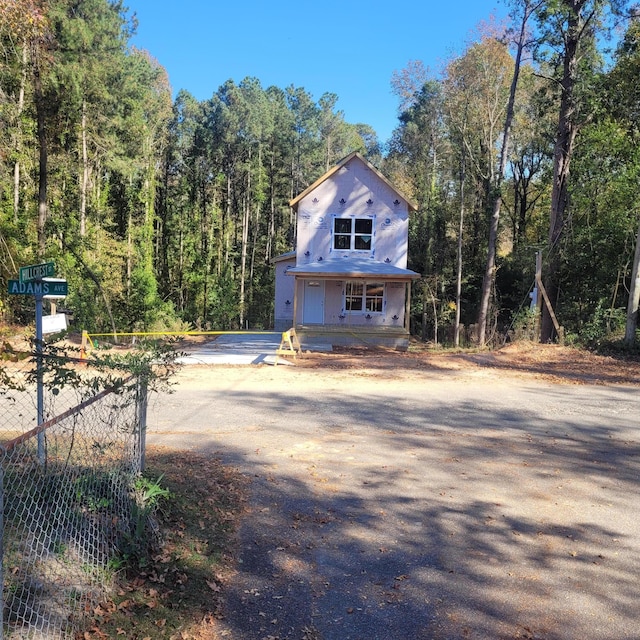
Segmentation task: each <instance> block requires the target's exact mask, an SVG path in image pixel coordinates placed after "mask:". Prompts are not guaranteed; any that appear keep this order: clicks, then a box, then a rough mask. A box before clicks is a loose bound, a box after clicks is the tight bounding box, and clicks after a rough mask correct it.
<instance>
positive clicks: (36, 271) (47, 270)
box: [20, 262, 55, 282]
mask: <svg viewBox="0 0 640 640" xmlns="http://www.w3.org/2000/svg"><path fill="white" fill-rule="evenodd" d="M54 272H55V264H54V263H53V262H43V263H41V264H32V265H29V266H28V267H20V282H33V281H34V280H42V279H43V278H51V276H53V274H54Z"/></svg>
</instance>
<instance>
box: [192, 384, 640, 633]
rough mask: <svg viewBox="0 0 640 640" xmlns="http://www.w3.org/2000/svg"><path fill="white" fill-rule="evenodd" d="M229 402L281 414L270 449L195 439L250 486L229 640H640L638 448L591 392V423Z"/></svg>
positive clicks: (286, 399) (325, 402) (580, 418)
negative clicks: (601, 412)
mask: <svg viewBox="0 0 640 640" xmlns="http://www.w3.org/2000/svg"><path fill="white" fill-rule="evenodd" d="M227 395H229V392H227ZM550 395H551V396H552V395H553V393H551V394H550ZM563 400H564V399H563V397H562V392H561V391H558V392H557V397H556V398H555V399H554V398H553V397H548V398H547V401H548V402H554V401H555V402H557V403H558V404H559V405H560V404H561V403H562V402H563ZM227 401H228V402H230V403H232V404H234V403H237V405H238V406H242V405H245V406H246V405H248V404H250V405H251V406H252V408H253V410H254V411H255V410H257V411H258V413H259V414H262V415H265V416H266V415H272V412H273V411H276V412H277V414H278V415H279V416H280V419H279V420H278V424H277V425H273V424H271V425H270V426H269V429H271V430H277V438H275V439H273V438H272V439H270V440H269V442H270V443H271V444H270V445H269V448H268V449H267V448H265V443H264V441H261V440H259V439H255V440H254V438H256V434H255V433H254V434H252V433H247V434H246V446H245V444H243V445H242V446H240V445H239V444H238V443H237V442H236V443H235V444H230V443H229V442H228V441H226V439H225V437H224V435H221V436H220V437H218V436H216V434H215V429H214V430H213V431H212V432H209V433H208V434H207V435H206V436H205V435H203V437H202V438H201V439H200V440H199V442H198V449H199V450H210V451H213V450H217V451H220V452H221V453H222V455H223V457H224V459H225V460H226V461H227V462H228V463H230V464H233V465H237V466H238V467H239V468H240V469H241V470H242V471H243V472H244V473H246V474H247V475H248V476H250V477H251V478H252V498H251V501H250V513H249V514H248V515H247V517H246V519H245V521H244V524H243V527H242V531H241V536H240V546H239V555H238V560H239V563H238V565H237V573H236V575H235V577H234V579H233V580H232V581H231V582H230V584H229V585H228V590H227V594H226V599H227V605H226V616H227V620H226V623H225V624H226V625H227V632H228V634H229V636H228V637H230V638H234V639H242V640H253V639H256V640H263V639H264V638H278V639H281V640H283V639H285V638H291V639H293V638H296V639H297V638H305V639H315V638H322V639H323V640H354V639H357V638H358V639H359V638H362V639H364V638H366V639H367V640H375V639H381V640H382V639H385V640H388V639H390V638H425V639H426V638H430V639H454V638H465V637H469V638H487V639H488V638H491V639H502V638H504V639H505V640H506V639H512V638H544V639H545V640H582V639H584V638H590V639H591V640H614V639H616V640H621V639H624V638H629V639H630V638H635V637H637V628H638V621H639V618H640V614H638V611H637V601H638V598H639V597H640V586H639V585H638V583H637V575H638V573H639V571H640V553H639V552H640V531H639V526H638V524H637V522H636V518H635V512H637V509H638V506H639V504H638V502H639V500H638V498H637V493H638V492H637V489H638V479H639V478H640V444H639V442H638V440H637V439H636V438H635V437H634V436H633V434H632V433H631V432H630V430H628V429H626V428H623V427H620V426H617V427H616V426H612V425H611V424H609V423H608V422H607V421H605V420H602V416H599V415H597V413H598V412H597V411H595V407H597V406H598V398H597V397H596V396H594V399H593V403H594V415H593V416H592V419H586V418H585V415H584V414H583V413H580V414H579V415H578V414H577V415H575V416H573V417H572V416H571V415H570V412H569V413H565V414H564V415H562V417H560V416H557V417H556V419H554V420H553V421H550V420H549V417H548V416H547V415H543V414H541V413H538V412H535V411H531V410H523V409H521V408H518V407H514V408H512V409H505V408H501V409H493V410H492V409H491V408H489V407H490V403H487V405H485V406H484V407H483V410H482V411H479V410H478V406H477V404H475V403H473V402H456V403H455V406H451V405H450V404H448V403H443V402H441V401H428V400H427V399H425V401H424V406H423V407H422V409H417V408H416V406H415V405H413V404H405V403H404V402H403V399H398V402H397V403H383V402H378V403H376V402H375V400H373V399H372V398H371V397H359V398H353V397H352V398H346V397H345V396H341V397H340V402H339V403H336V401H335V398H333V397H329V396H324V397H322V396H315V397H313V398H312V399H310V398H309V397H303V396H298V395H297V394H295V393H287V394H284V393H263V394H260V393H256V394H251V395H249V396H248V395H247V394H246V392H240V391H238V392H230V397H228V398H227ZM584 411H586V412H587V414H588V412H589V406H586V407H585V408H584ZM271 435H272V436H273V434H271ZM256 447H260V450H259V451H258V450H255V451H254V448H256Z"/></svg>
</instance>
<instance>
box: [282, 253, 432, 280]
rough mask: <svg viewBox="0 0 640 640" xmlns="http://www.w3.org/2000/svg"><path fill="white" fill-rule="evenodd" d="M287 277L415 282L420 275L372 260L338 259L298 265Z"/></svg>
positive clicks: (289, 271) (288, 272)
mask: <svg viewBox="0 0 640 640" xmlns="http://www.w3.org/2000/svg"><path fill="white" fill-rule="evenodd" d="M287 275H292V276H299V277H305V276H306V277H311V278H326V279H333V280H337V279H344V278H376V279H377V280H415V279H416V278H419V277H420V274H419V273H416V272H415V271H411V270H410V269H402V268H400V267H396V266H394V265H392V264H389V263H387V262H378V261H377V260H371V259H370V258H338V259H335V260H322V261H318V262H310V263H309V264H302V265H298V266H297V267H292V268H291V269H288V270H287Z"/></svg>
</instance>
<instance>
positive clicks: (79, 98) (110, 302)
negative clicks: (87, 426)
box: [0, 0, 640, 343]
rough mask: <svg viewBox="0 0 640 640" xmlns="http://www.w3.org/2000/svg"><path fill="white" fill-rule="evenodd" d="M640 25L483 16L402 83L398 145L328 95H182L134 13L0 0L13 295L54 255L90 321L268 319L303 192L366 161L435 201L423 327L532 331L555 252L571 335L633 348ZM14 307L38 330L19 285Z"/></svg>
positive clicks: (625, 10)
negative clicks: (19, 281)
mask: <svg viewBox="0 0 640 640" xmlns="http://www.w3.org/2000/svg"><path fill="white" fill-rule="evenodd" d="M634 11H635V10H634V7H633V6H632V5H631V3H628V2H624V1H623V0H615V1H614V0H537V1H536V0H514V1H513V2H511V13H510V21H509V23H508V24H506V25H501V24H495V23H487V24H485V25H481V26H480V27H479V29H478V32H477V33H476V34H474V37H473V38H472V39H471V41H470V42H469V43H468V44H467V46H466V47H465V49H464V51H463V52H462V53H461V54H459V55H456V56H454V57H452V58H451V59H450V60H449V61H448V63H447V64H446V65H445V67H444V68H443V69H441V70H438V71H432V70H429V69H426V68H425V67H424V65H423V64H422V63H421V62H419V61H412V62H410V63H409V64H408V65H407V67H406V68H405V69H402V70H399V71H397V72H396V73H395V74H394V77H393V78H392V79H391V82H392V86H393V89H394V91H395V92H396V95H397V96H398V100H399V110H398V113H399V116H398V125H397V127H396V129H395V131H394V132H393V136H392V138H391V140H390V141H389V142H388V143H387V144H385V145H382V144H381V142H380V141H379V140H378V137H377V135H376V132H375V131H374V130H373V129H372V127H371V126H369V125H367V124H363V123H357V124H351V123H348V122H346V121H345V117H344V114H343V113H342V112H341V111H340V110H339V109H338V108H337V103H338V96H337V95H335V94H333V93H325V94H324V95H322V96H321V97H320V98H319V99H317V100H316V99H315V98H314V97H313V96H312V95H311V94H310V93H309V92H307V91H305V89H304V88H302V87H295V86H289V87H285V88H279V87H274V86H271V87H266V88H265V87H263V86H262V85H261V83H260V81H259V79H257V78H245V79H243V80H242V81H240V82H235V81H233V80H229V81H227V82H226V83H224V84H223V85H222V86H220V87H219V88H218V89H217V90H215V92H213V94H212V97H211V98H210V99H208V100H204V101H200V100H197V99H195V98H194V97H193V96H192V95H191V94H189V93H188V92H187V91H185V90H181V91H180V92H179V93H178V94H177V96H176V97H175V99H173V98H172V92H171V87H170V83H169V78H168V77H167V74H166V72H165V70H164V69H163V68H162V66H161V65H160V64H159V63H158V61H156V60H155V59H154V58H153V57H152V55H151V54H150V53H148V52H145V51H141V50H138V49H136V48H134V47H132V46H131V44H130V40H131V37H132V35H133V34H134V33H135V27H136V24H135V17H134V16H132V15H131V14H130V12H129V11H128V10H127V9H126V7H125V6H124V5H123V3H122V2H121V1H119V0H118V1H116V0H0V42H1V46H2V48H1V49H0V53H1V54H2V58H0V136H1V137H2V140H3V144H2V145H1V147H0V270H1V272H2V276H3V281H6V280H7V279H8V278H14V277H16V274H17V271H18V267H19V266H21V265H24V264H31V263H32V262H34V261H40V260H44V259H46V260H53V261H55V263H56V267H57V271H58V273H59V274H60V275H63V276H64V277H65V278H66V279H67V280H68V282H69V291H70V295H69V298H68V301H67V302H66V303H65V304H66V305H68V306H69V307H70V308H72V309H73V311H74V316H75V322H76V323H77V324H78V326H81V327H82V328H86V329H88V330H92V331H98V330H108V331H110V330H116V329H117V330H119V331H123V330H163V329H174V330H175V329H178V328H181V327H186V326H189V327H192V328H201V329H220V330H223V329H236V328H245V327H251V328H269V327H270V326H272V315H273V286H274V283H273V269H272V265H271V259H272V258H273V257H274V256H277V255H279V254H280V253H284V252H286V251H289V250H291V249H292V248H293V247H294V242H295V233H296V229H295V219H294V218H293V217H292V213H291V211H290V209H289V207H288V202H289V201H290V200H291V199H292V198H293V197H294V196H295V195H297V194H298V193H299V192H300V191H302V190H303V189H304V188H306V187H307V186H308V185H309V184H311V183H312V182H313V181H314V180H316V179H317V178H318V177H319V176H320V175H322V173H324V172H325V171H326V170H327V169H329V168H330V167H331V166H332V165H334V164H335V163H336V162H337V161H339V160H340V159H341V158H343V157H344V156H346V155H347V154H348V153H350V152H352V151H359V152H361V153H362V154H363V155H364V156H365V157H367V158H368V159H369V160H370V161H371V162H372V163H373V164H375V165H376V166H378V167H379V168H380V169H381V170H382V171H383V172H384V173H385V174H386V175H387V176H388V177H389V178H390V179H391V180H392V181H393V182H394V183H395V184H397V186H398V187H399V188H400V189H401V190H402V191H403V192H405V193H406V194H407V195H408V196H409V197H411V198H412V199H413V200H415V201H416V202H417V203H418V205H419V210H418V212H417V213H416V214H415V215H414V216H413V218H412V219H411V221H410V243H409V252H410V256H409V260H410V265H409V266H410V268H413V269H415V270H416V271H419V272H420V273H421V274H422V275H423V277H422V279H421V280H420V281H419V282H418V283H416V285H415V291H414V295H413V298H412V299H413V308H412V327H413V331H414V333H417V334H420V335H422V336H423V337H424V338H425V339H429V340H432V339H436V340H438V341H440V340H442V339H448V340H451V341H452V342H454V343H457V342H459V341H460V340H461V336H462V335H463V334H462V327H465V326H466V327H468V326H470V325H473V326H474V327H475V331H474V335H475V336H476V339H478V340H479V341H480V342H481V343H484V342H491V341H496V340H497V339H498V336H503V335H505V332H506V331H508V330H509V329H511V330H512V331H514V330H516V329H517V328H518V327H520V326H525V325H526V324H527V323H528V322H529V321H530V320H531V314H530V312H529V311H528V309H529V302H530V298H529V294H530V293H531V291H532V285H533V283H534V272H535V254H536V252H539V253H540V254H541V255H542V257H543V265H544V269H543V280H544V290H545V293H546V295H547V296H548V299H549V301H550V303H551V304H550V306H551V308H552V309H553V310H554V311H555V315H554V316H553V317H557V318H558V319H559V321H560V323H561V324H562V325H563V328H564V331H565V333H566V334H567V335H568V336H575V337H576V338H578V339H582V340H585V341H597V340H599V339H601V338H602V337H603V336H604V335H606V334H607V333H610V332H615V331H622V330H624V327H625V322H626V323H627V338H628V341H630V342H633V341H634V340H635V318H636V312H637V306H638V298H640V293H639V291H640V288H639V287H637V286H635V282H636V280H638V279H640V276H639V275H638V269H637V263H638V262H639V261H640V249H638V248H637V245H638V242H637V238H640V233H639V227H638V221H639V218H640V216H639V215H638V213H639V212H638V197H637V196H638V166H639V165H638V162H637V159H636V156H637V154H638V151H637V148H638V145H637V136H638V124H637V123H638V107H639V105H640V100H639V96H638V89H637V83H636V78H637V75H638V73H637V72H638V67H639V61H640V54H639V51H638V39H639V37H640V24H639V22H638V19H637V18H636V17H634ZM610 33H614V34H615V35H616V37H617V40H616V41H615V46H614V45H612V44H610V42H611V41H610V40H608V39H607V35H608V34H610ZM0 305H2V307H1V309H2V311H3V313H4V315H5V317H6V318H7V319H9V320H13V321H17V322H20V321H23V322H28V321H30V319H31V318H32V311H31V307H30V305H31V301H30V300H29V299H27V298H26V297H22V296H8V295H7V293H6V287H5V289H4V291H3V293H2V295H1V296H0ZM544 309H547V310H548V308H547V307H546V306H545V307H544ZM545 313H546V315H545V316H543V321H542V335H543V339H547V340H550V339H555V337H556V335H555V334H556V327H555V325H554V324H552V323H550V321H549V317H548V313H547V312H545ZM553 317H552V319H553Z"/></svg>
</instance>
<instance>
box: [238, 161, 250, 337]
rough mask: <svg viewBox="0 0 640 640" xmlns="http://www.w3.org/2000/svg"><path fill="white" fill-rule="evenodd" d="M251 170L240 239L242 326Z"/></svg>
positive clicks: (248, 175)
mask: <svg viewBox="0 0 640 640" xmlns="http://www.w3.org/2000/svg"><path fill="white" fill-rule="evenodd" d="M250 198H251V171H250V170H249V171H248V173H247V193H246V196H245V198H244V205H243V207H242V236H241V239H240V328H241V329H242V328H243V327H244V320H245V312H246V309H245V306H246V282H245V280H246V275H247V249H248V244H249V218H250V217H251V207H250Z"/></svg>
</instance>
